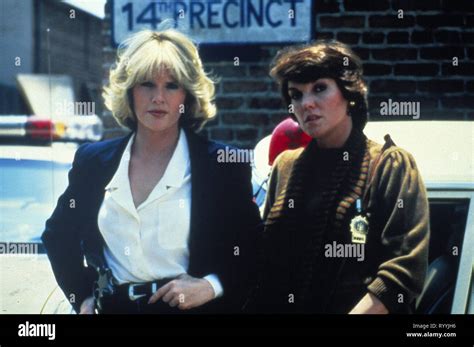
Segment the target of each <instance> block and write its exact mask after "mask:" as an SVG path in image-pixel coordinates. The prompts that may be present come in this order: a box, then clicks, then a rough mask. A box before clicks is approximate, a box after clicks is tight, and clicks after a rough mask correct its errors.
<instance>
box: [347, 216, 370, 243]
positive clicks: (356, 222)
mask: <svg viewBox="0 0 474 347" xmlns="http://www.w3.org/2000/svg"><path fill="white" fill-rule="evenodd" d="M368 233H369V221H368V220H367V217H364V216H361V215H357V216H355V217H354V218H352V220H351V234H352V242H353V243H365V242H366V239H367V234H368Z"/></svg>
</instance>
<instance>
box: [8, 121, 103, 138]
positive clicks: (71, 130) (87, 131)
mask: <svg viewBox="0 0 474 347" xmlns="http://www.w3.org/2000/svg"><path fill="white" fill-rule="evenodd" d="M102 134H103V126H102V121H101V120H100V118H99V117H97V116H96V115H90V116H68V117H60V118H59V117H58V118H55V119H54V120H52V119H50V118H45V117H39V116H25V115H21V116H16V115H14V116H9V115H4V116H3V115H2V116H1V117H0V138H24V139H31V140H40V141H45V140H53V141H99V140H100V139H101V138H102Z"/></svg>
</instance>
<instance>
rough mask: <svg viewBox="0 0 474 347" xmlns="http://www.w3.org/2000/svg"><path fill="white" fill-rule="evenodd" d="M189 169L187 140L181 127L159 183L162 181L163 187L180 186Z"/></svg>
mask: <svg viewBox="0 0 474 347" xmlns="http://www.w3.org/2000/svg"><path fill="white" fill-rule="evenodd" d="M190 171H191V166H190V162H189V148H188V140H187V138H186V133H185V132H184V130H183V129H181V130H180V131H179V139H178V144H177V145H176V148H175V150H174V152H173V156H172V157H171V159H170V162H169V163H168V166H167V168H166V171H165V173H164V174H163V177H162V178H161V180H160V183H159V184H161V183H162V182H163V185H164V186H165V187H181V185H182V184H183V183H184V180H185V179H186V177H187V176H188V175H189V174H190Z"/></svg>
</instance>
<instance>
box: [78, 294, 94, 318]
mask: <svg viewBox="0 0 474 347" xmlns="http://www.w3.org/2000/svg"><path fill="white" fill-rule="evenodd" d="M94 308H95V304H94V297H93V296H89V297H88V298H86V299H85V300H84V301H83V302H82V304H81V311H80V312H79V314H94V313H95V312H94Z"/></svg>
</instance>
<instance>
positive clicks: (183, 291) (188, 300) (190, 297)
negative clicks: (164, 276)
mask: <svg viewBox="0 0 474 347" xmlns="http://www.w3.org/2000/svg"><path fill="white" fill-rule="evenodd" d="M161 298H163V299H162V300H163V301H164V302H166V303H168V304H169V305H170V306H171V307H175V306H178V308H179V309H180V310H189V309H191V308H194V307H198V306H201V305H204V304H205V303H207V302H209V301H211V300H212V299H214V289H213V288H212V286H211V284H210V283H209V282H208V281H207V280H205V279H203V278H195V277H191V276H189V275H188V274H183V275H181V276H179V277H178V278H177V279H175V280H173V281H171V282H168V283H167V284H165V285H164V286H163V287H161V288H160V289H159V290H157V291H156V293H155V294H153V295H152V296H151V298H150V300H149V301H148V303H149V304H154V303H155V302H157V301H158V300H160V299H161Z"/></svg>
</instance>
